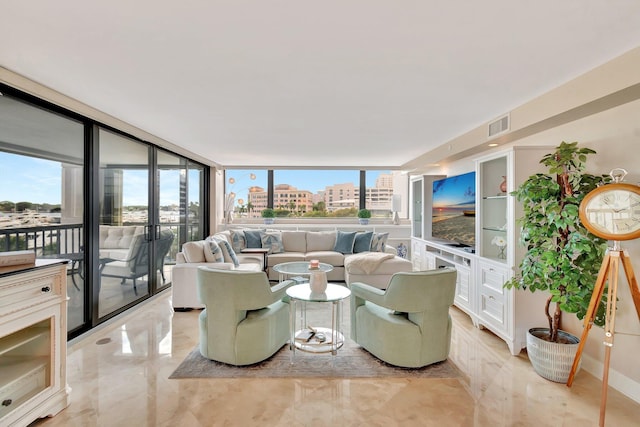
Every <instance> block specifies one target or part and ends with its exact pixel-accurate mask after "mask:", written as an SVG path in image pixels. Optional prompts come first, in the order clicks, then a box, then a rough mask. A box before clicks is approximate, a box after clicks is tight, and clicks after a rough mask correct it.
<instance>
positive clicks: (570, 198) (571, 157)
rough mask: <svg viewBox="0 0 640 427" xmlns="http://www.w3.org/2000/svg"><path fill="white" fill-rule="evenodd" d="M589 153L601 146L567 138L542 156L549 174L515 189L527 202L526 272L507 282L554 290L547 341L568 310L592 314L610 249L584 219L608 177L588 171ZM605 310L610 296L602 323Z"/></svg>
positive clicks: (523, 264) (598, 317)
mask: <svg viewBox="0 0 640 427" xmlns="http://www.w3.org/2000/svg"><path fill="white" fill-rule="evenodd" d="M589 154H595V151H593V150H591V149H589V148H578V143H577V142H571V143H567V142H564V141H563V142H562V143H561V144H560V145H559V146H558V147H556V150H555V151H554V152H553V153H550V154H547V155H545V156H543V158H542V160H541V161H540V163H542V164H544V165H545V166H546V167H547V168H548V173H547V174H542V173H539V174H536V175H532V176H530V177H529V178H528V179H527V180H526V181H524V182H523V183H522V184H521V185H520V186H519V187H518V188H517V189H516V190H515V191H514V192H513V193H511V194H512V195H514V196H515V197H516V199H517V200H518V201H519V202H521V203H522V205H523V211H524V213H523V216H522V218H519V219H518V223H519V224H520V225H521V227H522V230H521V235H520V243H521V244H523V245H524V246H525V247H526V249H527V252H526V254H525V256H524V258H523V260H522V262H521V263H520V274H518V275H516V276H515V277H514V278H513V279H512V280H510V281H509V282H507V283H506V284H505V287H507V288H519V289H529V290H530V291H531V292H535V291H547V292H549V293H550V296H549V298H548V299H547V301H546V304H545V314H546V316H547V320H548V322H549V337H548V339H547V340H548V341H552V342H558V331H559V330H560V328H561V319H562V312H563V311H564V312H567V313H575V314H576V315H577V317H578V318H579V319H583V318H584V316H585V315H586V312H587V309H588V307H589V302H590V300H591V294H592V293H593V287H594V285H595V282H596V278H597V275H598V270H599V268H600V264H601V262H602V258H603V256H604V253H605V250H606V240H603V239H601V238H599V237H596V236H594V235H593V234H591V233H589V232H588V231H587V229H586V228H585V227H584V226H583V225H582V224H581V222H580V219H579V206H580V202H581V201H582V199H583V198H584V196H586V195H587V193H589V192H590V191H591V190H593V189H595V188H596V187H597V186H598V185H600V184H603V183H605V182H607V181H608V179H607V177H606V176H604V175H601V176H596V175H591V174H587V173H584V172H583V171H584V169H585V162H586V160H587V155H589ZM605 295H606V292H605ZM603 300H604V298H603ZM553 303H555V307H554V308H553V313H551V311H552V304H553ZM604 310H605V307H604V301H600V305H599V307H598V309H597V312H596V316H595V318H594V323H596V324H597V325H602V324H604Z"/></svg>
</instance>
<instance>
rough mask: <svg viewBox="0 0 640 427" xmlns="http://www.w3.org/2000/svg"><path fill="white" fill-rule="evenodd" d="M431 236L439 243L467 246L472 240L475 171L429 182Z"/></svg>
mask: <svg viewBox="0 0 640 427" xmlns="http://www.w3.org/2000/svg"><path fill="white" fill-rule="evenodd" d="M432 202H433V208H432V216H433V219H432V225H431V237H432V238H434V239H435V240H440V241H442V243H445V244H448V245H451V246H455V247H461V248H469V249H468V250H469V251H474V249H475V243H476V173H475V172H469V173H465V174H461V175H454V176H449V177H447V178H442V179H438V180H436V181H433V199H432Z"/></svg>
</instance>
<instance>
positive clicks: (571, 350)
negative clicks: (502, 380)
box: [527, 328, 580, 383]
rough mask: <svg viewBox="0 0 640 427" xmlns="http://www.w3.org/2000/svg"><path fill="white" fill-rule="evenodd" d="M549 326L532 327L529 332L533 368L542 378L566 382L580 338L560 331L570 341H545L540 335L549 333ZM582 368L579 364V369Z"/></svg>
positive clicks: (528, 349)
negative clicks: (567, 342) (565, 342)
mask: <svg viewBox="0 0 640 427" xmlns="http://www.w3.org/2000/svg"><path fill="white" fill-rule="evenodd" d="M548 333H549V328H532V329H529V332H528V333H527V354H528V355H529V360H530V361H531V364H532V365H533V369H534V370H535V371H536V373H537V374H538V375H540V376H541V377H542V378H546V379H548V380H550V381H554V382H557V383H566V382H567V379H568V378H569V373H570V372H571V366H573V360H574V359H575V357H576V352H577V351H578V345H579V343H580V340H579V339H578V338H577V337H575V336H573V335H571V334H570V333H568V332H565V331H558V335H559V336H560V337H564V338H565V339H566V340H568V341H570V344H561V343H555V342H549V341H545V340H543V339H540V338H539V336H543V335H548ZM579 370H580V365H578V369H577V370H576V373H577V371H579Z"/></svg>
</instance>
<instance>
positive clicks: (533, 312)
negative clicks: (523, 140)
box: [475, 147, 549, 355]
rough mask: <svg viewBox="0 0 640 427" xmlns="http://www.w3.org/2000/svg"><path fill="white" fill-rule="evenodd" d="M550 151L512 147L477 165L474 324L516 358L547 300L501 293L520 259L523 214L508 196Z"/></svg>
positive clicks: (540, 318)
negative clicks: (520, 231)
mask: <svg viewBox="0 0 640 427" xmlns="http://www.w3.org/2000/svg"><path fill="white" fill-rule="evenodd" d="M548 151H549V147H513V148H511V149H509V150H506V151H502V152H497V153H494V154H491V155H489V156H485V157H482V158H479V159H477V160H476V180H477V181H476V187H477V188H476V204H477V206H478V207H479V209H476V247H477V255H478V263H477V268H476V272H475V278H476V283H475V287H476V292H477V297H478V298H477V302H478V305H477V307H476V310H477V311H476V313H477V321H478V323H479V324H480V325H481V326H485V327H487V328H488V329H490V330H491V331H492V332H494V333H495V334H496V335H498V336H499V337H500V338H502V339H503V340H505V342H506V343H507V344H508V346H509V349H510V350H511V353H512V354H514V355H515V354H519V353H520V350H521V349H522V348H524V347H526V332H527V330H528V329H529V328H532V327H535V326H540V324H541V322H543V321H544V318H543V309H544V299H545V295H543V294H540V293H537V294H533V293H531V292H529V291H525V290H507V289H504V287H503V285H504V283H505V282H506V281H507V280H509V279H510V278H511V277H512V275H513V274H514V270H515V269H517V267H518V265H519V264H520V261H521V260H522V255H523V253H524V248H522V247H520V245H519V244H518V243H519V237H520V236H519V227H517V225H516V218H518V217H520V216H521V215H522V209H521V207H520V205H519V203H517V201H516V200H515V197H514V196H511V195H510V193H511V192H512V191H513V190H515V189H516V188H517V186H518V185H519V184H520V183H521V182H523V181H524V180H525V179H526V178H527V177H529V176H530V175H532V174H534V173H536V172H538V171H540V163H539V162H540V159H541V158H542V156H543V155H544V154H546V153H547V152H548ZM505 181H506V188H504V187H505V186H503V185H502V184H503V182H505ZM501 187H502V188H501Z"/></svg>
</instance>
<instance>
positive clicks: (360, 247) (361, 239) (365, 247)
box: [353, 231, 373, 254]
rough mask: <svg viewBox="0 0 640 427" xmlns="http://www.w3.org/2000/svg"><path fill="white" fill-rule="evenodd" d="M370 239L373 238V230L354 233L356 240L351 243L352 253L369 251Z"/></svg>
mask: <svg viewBox="0 0 640 427" xmlns="http://www.w3.org/2000/svg"><path fill="white" fill-rule="evenodd" d="M371 240H373V231H367V232H364V233H358V234H356V241H355V242H354V244H353V253H354V254H357V253H360V252H369V251H370V250H371Z"/></svg>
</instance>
